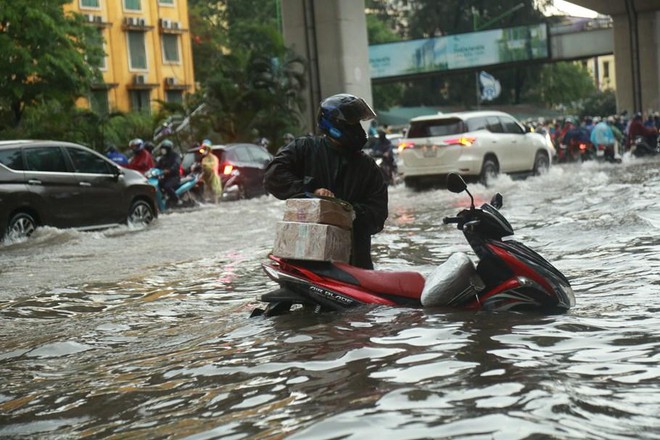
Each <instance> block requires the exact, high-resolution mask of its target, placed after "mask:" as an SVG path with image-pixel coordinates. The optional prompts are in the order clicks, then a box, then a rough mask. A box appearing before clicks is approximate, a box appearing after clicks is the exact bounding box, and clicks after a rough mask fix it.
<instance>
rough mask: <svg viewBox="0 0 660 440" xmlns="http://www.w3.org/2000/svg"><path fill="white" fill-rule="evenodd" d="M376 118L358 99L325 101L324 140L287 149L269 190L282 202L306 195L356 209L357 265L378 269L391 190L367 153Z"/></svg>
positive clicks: (271, 170)
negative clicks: (378, 237)
mask: <svg viewBox="0 0 660 440" xmlns="http://www.w3.org/2000/svg"><path fill="white" fill-rule="evenodd" d="M375 117H376V114H375V113H374V112H373V110H372V109H371V107H369V105H368V104H367V103H366V102H365V101H364V100H363V99H362V98H359V97H357V96H354V95H349V94H338V95H333V96H330V97H328V98H326V99H324V100H323V101H322V102H321V104H320V106H319V110H318V114H317V125H318V128H319V130H320V131H321V133H322V135H321V136H310V137H299V138H297V139H295V140H294V141H293V142H292V143H290V144H288V145H287V146H285V147H284V148H282V149H281V150H280V151H279V152H278V153H277V154H276V156H275V158H274V159H273V160H272V161H271V162H270V164H269V165H268V166H267V168H266V173H265V177H264V185H265V187H266V190H267V191H268V192H269V193H270V194H273V195H274V196H275V197H277V198H278V199H281V200H284V199H288V198H291V197H295V196H297V195H299V194H302V193H313V194H314V195H317V196H321V197H337V198H339V199H342V200H345V201H347V202H349V203H350V204H352V206H353V209H354V211H355V220H354V221H353V248H352V252H351V260H350V262H351V264H352V265H354V266H357V267H361V268H364V269H373V262H372V260H371V235H373V234H376V233H378V232H380V231H381V230H382V229H383V227H384V224H385V220H386V219H387V215H388V208H387V203H388V201H387V185H386V183H385V181H384V179H383V174H382V173H381V171H380V169H379V168H378V166H377V165H376V163H375V162H374V161H373V160H372V159H371V158H370V157H368V156H367V155H366V154H364V153H363V152H362V148H363V147H364V145H365V144H366V142H367V134H366V133H365V131H364V129H363V128H362V125H361V124H360V121H364V120H370V119H373V118H375Z"/></svg>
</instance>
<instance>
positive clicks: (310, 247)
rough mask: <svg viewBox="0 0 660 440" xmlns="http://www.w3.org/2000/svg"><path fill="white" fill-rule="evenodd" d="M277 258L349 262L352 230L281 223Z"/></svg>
mask: <svg viewBox="0 0 660 440" xmlns="http://www.w3.org/2000/svg"><path fill="white" fill-rule="evenodd" d="M273 255H275V256H277V257H282V258H293V259H297V260H313V261H341V262H343V263H348V260H349V258H350V256H351V231H349V230H347V229H342V228H339V227H337V226H332V225H323V224H319V223H302V222H287V221H282V222H278V223H277V226H276V232H275V244H274V245H273Z"/></svg>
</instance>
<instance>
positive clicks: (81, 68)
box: [0, 0, 102, 130]
mask: <svg viewBox="0 0 660 440" xmlns="http://www.w3.org/2000/svg"><path fill="white" fill-rule="evenodd" d="M70 1H71V0H21V1H15V0H0V53H2V55H3V62H2V63H0V130H3V129H6V128H16V127H18V126H19V124H20V123H21V119H22V117H23V114H24V112H25V110H26V108H28V107H29V106H34V105H37V104H40V103H43V102H46V101H50V100H54V101H57V102H61V103H62V104H63V105H64V107H65V108H67V109H68V108H70V107H71V106H72V105H73V103H74V101H75V99H76V98H78V97H80V96H83V95H84V94H85V93H86V92H87V91H88V90H89V87H90V85H91V83H92V82H93V81H94V80H96V79H98V78H100V73H99V71H98V69H96V68H95V67H94V66H97V65H98V64H99V61H100V59H101V56H102V47H101V46H100V45H99V44H98V42H99V38H98V32H97V30H96V29H94V28H92V27H91V26H87V25H85V24H84V22H83V20H82V17H81V16H80V15H78V14H68V15H66V14H65V13H64V10H63V5H65V4H66V3H70Z"/></svg>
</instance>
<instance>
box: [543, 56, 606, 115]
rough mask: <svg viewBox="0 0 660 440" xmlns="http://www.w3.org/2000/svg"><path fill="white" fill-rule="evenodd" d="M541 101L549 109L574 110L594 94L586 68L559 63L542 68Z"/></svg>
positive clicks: (592, 84) (593, 87) (593, 86)
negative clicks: (549, 107)
mask: <svg viewBox="0 0 660 440" xmlns="http://www.w3.org/2000/svg"><path fill="white" fill-rule="evenodd" d="M539 92H540V95H541V100H542V101H543V102H544V103H546V104H547V105H548V106H551V107H562V108H566V109H571V110H575V109H576V108H579V107H580V103H581V102H582V101H583V100H584V99H585V98H587V97H589V96H591V95H593V94H594V93H595V92H596V86H595V85H594V83H593V80H592V79H591V75H590V74H589V71H588V70H587V68H586V67H583V66H581V65H579V64H576V63H570V62H559V63H554V64H546V65H545V66H543V69H542V72H541V77H540V81H539Z"/></svg>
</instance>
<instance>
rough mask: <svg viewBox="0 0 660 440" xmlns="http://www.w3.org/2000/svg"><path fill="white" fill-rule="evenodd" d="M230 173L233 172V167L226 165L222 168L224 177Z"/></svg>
mask: <svg viewBox="0 0 660 440" xmlns="http://www.w3.org/2000/svg"><path fill="white" fill-rule="evenodd" d="M232 171H234V165H232V164H230V163H226V164H224V165H223V166H222V174H224V175H225V176H229V175H230V174H231V172H232Z"/></svg>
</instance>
